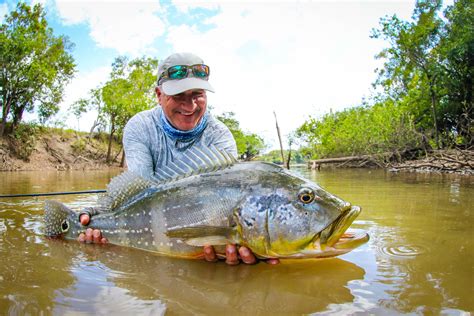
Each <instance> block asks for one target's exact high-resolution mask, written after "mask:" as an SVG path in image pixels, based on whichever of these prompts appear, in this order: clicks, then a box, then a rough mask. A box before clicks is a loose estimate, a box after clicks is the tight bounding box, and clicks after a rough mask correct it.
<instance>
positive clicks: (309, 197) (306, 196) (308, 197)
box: [298, 188, 314, 204]
mask: <svg viewBox="0 0 474 316" xmlns="http://www.w3.org/2000/svg"><path fill="white" fill-rule="evenodd" d="M298 199H299V200H300V202H301V203H304V204H309V203H311V202H313V201H314V192H313V190H311V189H309V188H302V189H301V190H300V192H298Z"/></svg>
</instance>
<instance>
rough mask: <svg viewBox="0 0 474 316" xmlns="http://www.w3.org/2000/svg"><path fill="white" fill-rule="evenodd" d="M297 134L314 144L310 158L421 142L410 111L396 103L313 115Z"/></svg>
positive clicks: (394, 148)
mask: <svg viewBox="0 0 474 316" xmlns="http://www.w3.org/2000/svg"><path fill="white" fill-rule="evenodd" d="M297 135H298V136H299V137H301V138H302V139H303V140H305V141H306V142H307V143H308V144H310V145H311V146H312V157H311V158H324V157H338V156H352V155H361V154H378V153H384V152H393V151H400V150H403V149H407V148H412V147H417V146H418V145H419V144H420V142H421V138H420V135H419V134H418V133H417V132H416V131H415V128H414V125H413V119H412V117H411V116H410V114H409V113H408V111H406V110H405V109H404V107H402V106H398V105H395V104H394V103H393V102H385V103H379V104H375V105H374V106H372V107H369V106H359V107H354V108H350V109H346V110H344V111H341V112H336V113H329V114H326V115H325V116H323V117H322V118H321V119H315V118H310V119H309V120H308V121H306V122H305V123H304V124H303V125H302V126H300V128H298V130H297ZM303 152H304V151H303ZM303 155H304V154H303Z"/></svg>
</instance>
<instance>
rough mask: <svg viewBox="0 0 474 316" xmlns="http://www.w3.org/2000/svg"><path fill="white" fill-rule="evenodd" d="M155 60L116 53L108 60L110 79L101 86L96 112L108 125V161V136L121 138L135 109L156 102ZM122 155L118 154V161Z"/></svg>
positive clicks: (135, 111) (146, 106)
mask: <svg viewBox="0 0 474 316" xmlns="http://www.w3.org/2000/svg"><path fill="white" fill-rule="evenodd" d="M157 66H158V60H156V59H153V58H147V57H142V58H136V59H134V60H131V61H129V60H128V58H127V57H123V56H120V57H117V58H116V59H115V61H114V63H113V64H112V72H111V75H110V80H109V81H108V82H106V83H105V84H104V86H103V87H102V100H103V103H104V104H103V107H102V108H101V109H100V113H101V114H103V116H104V117H105V118H106V120H107V122H108V125H109V128H110V129H109V146H108V150H107V161H110V153H111V146H112V140H113V137H114V135H115V134H117V135H118V136H119V138H121V136H122V132H123V128H124V127H125V124H126V123H127V122H128V120H129V119H130V118H131V117H132V116H133V115H135V114H136V113H138V112H141V111H143V110H146V109H150V108H152V107H153V106H154V105H155V103H156V98H155V94H154V90H153V87H154V86H155V84H156V82H155V80H156V74H155V71H156V69H157ZM123 162H124V156H123V155H122V163H121V164H123Z"/></svg>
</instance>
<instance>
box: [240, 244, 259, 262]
mask: <svg viewBox="0 0 474 316" xmlns="http://www.w3.org/2000/svg"><path fill="white" fill-rule="evenodd" d="M239 254H240V258H242V261H243V262H244V263H246V264H254V263H256V262H257V259H256V258H255V256H254V255H253V253H252V252H251V251H250V249H248V248H247V247H240V248H239Z"/></svg>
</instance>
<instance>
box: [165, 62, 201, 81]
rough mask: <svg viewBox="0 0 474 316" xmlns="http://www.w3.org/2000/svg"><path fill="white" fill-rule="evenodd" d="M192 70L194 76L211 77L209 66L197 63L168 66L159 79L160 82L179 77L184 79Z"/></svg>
mask: <svg viewBox="0 0 474 316" xmlns="http://www.w3.org/2000/svg"><path fill="white" fill-rule="evenodd" d="M190 69H191V70H192V72H193V75H194V77H196V78H200V79H206V80H207V78H209V73H210V69H209V66H207V65H204V64H196V65H192V66H188V65H176V66H172V67H170V68H168V69H167V70H166V71H164V72H163V73H162V74H161V76H160V78H159V79H158V83H159V82H160V81H163V80H166V79H168V80H177V79H183V78H186V77H187V76H188V72H189V70H190Z"/></svg>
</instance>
